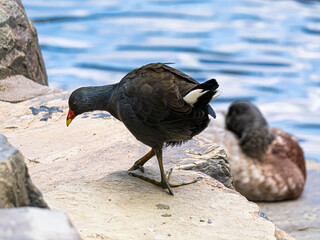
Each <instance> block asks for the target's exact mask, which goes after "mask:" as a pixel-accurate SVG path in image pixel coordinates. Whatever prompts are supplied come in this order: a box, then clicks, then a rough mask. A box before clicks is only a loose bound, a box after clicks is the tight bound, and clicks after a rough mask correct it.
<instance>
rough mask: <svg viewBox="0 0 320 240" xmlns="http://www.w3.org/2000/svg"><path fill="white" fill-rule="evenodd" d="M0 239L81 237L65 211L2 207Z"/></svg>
mask: <svg viewBox="0 0 320 240" xmlns="http://www.w3.org/2000/svg"><path fill="white" fill-rule="evenodd" d="M0 239H2V240H12V239H26V240H29V239H30V240H54V239H62V240H63V239H66V240H80V237H79V235H78V233H77V231H76V230H75V229H74V227H73V226H72V224H71V222H70V220H69V218H68V216H67V215H66V214H65V213H62V212H59V211H52V210H48V209H40V208H34V207H22V208H13V209H0Z"/></svg>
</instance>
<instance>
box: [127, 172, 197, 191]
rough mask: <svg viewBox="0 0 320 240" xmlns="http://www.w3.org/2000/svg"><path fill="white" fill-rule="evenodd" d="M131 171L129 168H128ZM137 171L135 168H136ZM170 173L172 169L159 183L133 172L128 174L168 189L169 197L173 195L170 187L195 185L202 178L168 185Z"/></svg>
mask: <svg viewBox="0 0 320 240" xmlns="http://www.w3.org/2000/svg"><path fill="white" fill-rule="evenodd" d="M130 169H131V168H130ZM136 169H137V168H136ZM171 173H172V168H170V169H169V170H168V171H167V173H166V176H165V178H163V179H162V181H161V182H159V181H157V180H154V179H152V178H148V177H145V176H142V175H139V174H136V173H133V172H130V173H129V174H130V175H131V176H134V177H138V178H140V179H143V180H145V181H147V182H150V183H153V184H155V185H157V186H160V187H163V188H166V189H168V191H169V193H170V194H171V195H174V193H173V191H172V189H171V188H172V187H180V186H183V185H188V184H192V183H195V182H197V181H198V180H201V179H202V177H197V178H195V179H193V180H191V181H188V182H175V183H170V182H169V181H170V178H171Z"/></svg>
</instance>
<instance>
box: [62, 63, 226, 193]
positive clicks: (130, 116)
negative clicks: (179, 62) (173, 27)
mask: <svg viewBox="0 0 320 240" xmlns="http://www.w3.org/2000/svg"><path fill="white" fill-rule="evenodd" d="M218 87H219V85H218V83H217V81H216V80H215V79H211V80H208V81H206V82H204V83H202V84H200V83H199V82H197V81H195V80H194V79H192V78H191V77H189V76H188V75H186V74H184V73H183V72H181V71H179V70H177V69H174V68H172V67H169V66H168V65H166V64H163V63H151V64H148V65H145V66H142V67H140V68H137V69H135V70H133V71H131V72H129V73H128V74H127V75H126V76H125V77H124V78H123V79H122V80H121V81H120V82H119V83H116V84H112V85H105V86H98V87H82V88H79V89H76V90H75V91H74V92H73V93H72V94H71V96H70V98H69V113H68V116H67V126H68V125H69V124H70V123H71V121H72V120H73V119H74V118H75V117H76V116H77V115H79V114H82V113H84V112H89V111H94V110H105V111H108V112H109V113H110V114H111V115H112V116H114V117H115V118H117V119H118V120H120V121H122V122H123V123H124V124H125V126H126V127H127V128H128V130H129V131H130V132H131V133H132V134H133V135H134V136H135V137H136V139H137V140H139V141H141V142H142V143H144V144H146V145H148V146H150V147H151V150H150V151H149V152H148V153H147V154H146V155H145V156H143V157H142V158H140V159H139V160H138V161H136V162H135V163H134V165H133V166H132V167H131V168H130V169H129V171H133V170H136V169H140V170H141V171H143V165H144V164H145V163H146V162H147V161H148V160H149V159H150V158H152V157H153V156H154V155H156V157H157V159H158V163H159V167H160V173H161V181H160V182H158V181H156V180H153V179H150V178H147V177H144V176H141V175H138V174H136V173H131V175H133V176H136V177H139V178H141V179H144V180H146V181H149V182H151V183H154V184H156V185H159V186H162V187H163V188H167V189H168V190H169V192H170V194H172V195H173V191H172V190H171V187H177V186H181V185H185V184H189V183H193V182H196V181H197V179H195V180H193V181H191V182H184V183H170V182H169V180H170V175H171V172H172V169H170V170H169V171H168V174H167V175H166V174H165V172H164V167H163V163H162V149H163V147H164V146H170V145H171V146H175V145H180V144H182V143H183V142H185V141H188V140H190V139H191V138H192V137H193V136H195V135H197V134H199V133H200V132H202V131H203V130H204V129H205V128H206V127H207V126H208V123H209V121H210V119H209V115H211V116H212V117H214V118H215V112H214V111H213V109H212V108H211V107H210V105H209V102H210V101H211V100H213V99H214V98H216V97H217V96H218V95H219V94H220V92H219V91H218Z"/></svg>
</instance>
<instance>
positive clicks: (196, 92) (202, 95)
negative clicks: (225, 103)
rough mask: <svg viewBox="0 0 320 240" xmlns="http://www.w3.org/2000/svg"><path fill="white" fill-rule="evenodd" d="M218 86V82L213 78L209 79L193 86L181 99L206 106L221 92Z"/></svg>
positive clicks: (194, 104)
mask: <svg viewBox="0 0 320 240" xmlns="http://www.w3.org/2000/svg"><path fill="white" fill-rule="evenodd" d="M218 88H219V84H218V82H217V81H216V80H215V79H210V80H208V81H206V82H204V83H201V84H199V85H198V86H196V87H195V88H193V89H192V90H191V91H190V92H188V94H187V95H185V96H184V97H183V100H184V101H186V102H187V103H189V104H190V105H192V106H206V105H207V104H208V103H209V102H211V101H212V100H213V99H215V98H217V97H218V96H219V95H220V94H221V91H220V90H219V89H218Z"/></svg>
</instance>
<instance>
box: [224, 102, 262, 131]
mask: <svg viewBox="0 0 320 240" xmlns="http://www.w3.org/2000/svg"><path fill="white" fill-rule="evenodd" d="M226 127H227V129H228V130H230V131H232V132H234V133H235V134H236V135H238V137H241V136H242V134H243V133H244V132H245V131H247V130H248V129H252V128H264V127H268V123H267V122H266V120H265V119H264V117H263V116H262V114H261V112H260V111H259V109H258V108H257V107H256V106H254V105H253V104H252V103H250V102H249V101H246V100H238V101H234V102H233V103H232V105H231V106H230V107H229V110H228V114H227V117H226Z"/></svg>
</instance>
